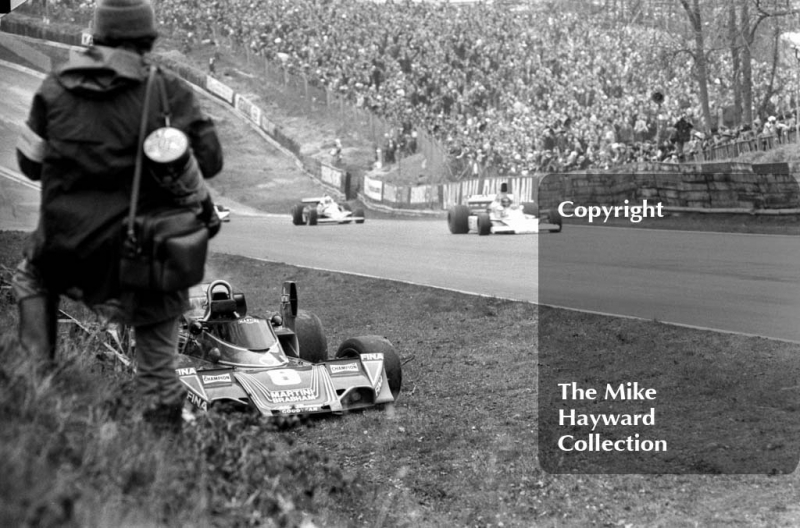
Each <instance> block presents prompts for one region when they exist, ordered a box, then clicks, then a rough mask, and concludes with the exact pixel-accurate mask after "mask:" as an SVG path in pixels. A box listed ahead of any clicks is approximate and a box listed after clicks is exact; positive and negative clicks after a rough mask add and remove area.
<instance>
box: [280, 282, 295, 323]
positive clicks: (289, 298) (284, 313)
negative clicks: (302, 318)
mask: <svg viewBox="0 0 800 528" xmlns="http://www.w3.org/2000/svg"><path fill="white" fill-rule="evenodd" d="M281 317H283V325H284V326H285V327H287V328H290V329H291V330H294V321H295V319H296V318H297V284H296V283H295V282H294V281H284V283H283V287H282V288H281Z"/></svg>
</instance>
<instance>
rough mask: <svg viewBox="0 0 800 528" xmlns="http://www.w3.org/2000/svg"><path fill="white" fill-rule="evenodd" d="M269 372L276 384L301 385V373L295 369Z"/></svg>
mask: <svg viewBox="0 0 800 528" xmlns="http://www.w3.org/2000/svg"><path fill="white" fill-rule="evenodd" d="M267 373H268V374H269V377H270V379H271V380H272V383H274V384H275V385H299V384H300V382H301V381H302V380H301V379H300V375H299V374H298V373H297V372H295V371H294V370H288V369H280V370H270V371H268V372H267Z"/></svg>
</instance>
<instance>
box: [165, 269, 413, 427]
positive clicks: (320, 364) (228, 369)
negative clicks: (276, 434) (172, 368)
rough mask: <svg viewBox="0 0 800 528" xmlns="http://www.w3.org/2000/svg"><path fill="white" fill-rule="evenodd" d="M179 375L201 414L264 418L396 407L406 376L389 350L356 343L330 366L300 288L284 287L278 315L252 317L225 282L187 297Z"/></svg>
mask: <svg viewBox="0 0 800 528" xmlns="http://www.w3.org/2000/svg"><path fill="white" fill-rule="evenodd" d="M190 303H191V305H192V309H191V310H190V311H188V312H187V313H186V314H185V315H184V317H183V324H182V328H181V332H180V339H179V351H180V354H179V356H178V357H179V361H178V368H177V374H178V377H179V378H180V380H181V382H183V384H184V385H185V386H186V388H187V389H188V396H187V398H188V401H189V402H190V403H191V404H193V405H194V406H195V407H197V408H198V409H200V410H203V411H207V410H208V409H209V408H210V407H211V406H213V405H216V404H219V403H221V402H224V403H225V405H224V406H230V405H232V406H233V407H238V408H240V409H242V410H255V411H256V412H258V413H260V414H261V415H263V416H267V417H273V416H274V417H280V416H284V417H285V416H286V415H295V416H299V415H305V416H307V415H312V414H319V413H334V414H341V413H343V412H345V411H349V410H355V409H363V408H367V407H373V406H378V405H382V404H388V403H392V402H394V401H395V400H396V399H397V397H398V395H399V394H400V388H401V385H402V372H401V365H400V360H399V358H398V356H397V354H396V353H395V351H394V347H393V346H392V343H391V342H389V341H388V340H387V339H385V338H383V337H379V336H374V335H367V336H362V337H353V338H350V339H347V340H345V341H343V342H342V343H341V345H339V348H338V350H337V352H336V356H335V358H333V359H328V345H327V340H326V338H325V334H324V333H323V329H322V324H321V322H320V320H319V318H318V317H317V316H316V315H314V314H312V313H310V312H306V311H303V310H299V311H298V309H297V287H296V285H295V283H294V282H292V281H288V282H285V283H284V284H283V289H282V294H281V303H280V311H279V312H277V313H275V314H273V315H272V316H271V317H269V318H265V317H258V316H255V315H250V314H248V313H247V302H246V300H245V296H244V294H243V293H235V292H234V291H233V288H232V287H231V285H230V284H229V283H228V282H226V281H223V280H216V281H213V282H211V283H210V284H203V285H200V286H197V287H195V288H193V289H192V290H191V291H190Z"/></svg>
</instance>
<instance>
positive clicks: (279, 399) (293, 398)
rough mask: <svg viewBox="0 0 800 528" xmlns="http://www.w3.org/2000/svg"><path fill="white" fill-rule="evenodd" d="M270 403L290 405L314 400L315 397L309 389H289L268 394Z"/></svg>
mask: <svg viewBox="0 0 800 528" xmlns="http://www.w3.org/2000/svg"><path fill="white" fill-rule="evenodd" d="M270 396H271V397H272V403H291V402H299V401H308V400H313V399H316V397H317V395H316V394H315V393H314V391H313V390H311V389H289V390H282V391H273V392H270Z"/></svg>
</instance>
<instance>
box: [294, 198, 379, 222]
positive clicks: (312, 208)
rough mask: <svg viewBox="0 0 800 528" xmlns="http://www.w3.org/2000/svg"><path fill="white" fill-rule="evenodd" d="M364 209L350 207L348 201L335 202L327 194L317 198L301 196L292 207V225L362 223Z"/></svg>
mask: <svg viewBox="0 0 800 528" xmlns="http://www.w3.org/2000/svg"><path fill="white" fill-rule="evenodd" d="M364 220H365V217H364V209H362V208H360V207H358V208H355V209H353V208H351V207H350V204H348V203H337V202H336V201H334V200H333V198H331V197H330V196H328V195H325V196H320V197H317V198H303V200H302V201H301V202H300V203H299V204H297V205H295V206H294V207H292V223H293V224H294V225H310V226H313V225H317V224H350V223H356V224H363V223H364Z"/></svg>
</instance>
